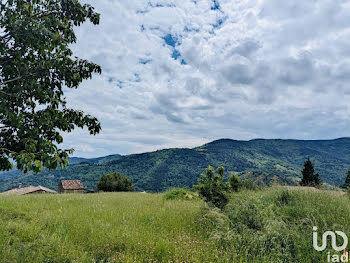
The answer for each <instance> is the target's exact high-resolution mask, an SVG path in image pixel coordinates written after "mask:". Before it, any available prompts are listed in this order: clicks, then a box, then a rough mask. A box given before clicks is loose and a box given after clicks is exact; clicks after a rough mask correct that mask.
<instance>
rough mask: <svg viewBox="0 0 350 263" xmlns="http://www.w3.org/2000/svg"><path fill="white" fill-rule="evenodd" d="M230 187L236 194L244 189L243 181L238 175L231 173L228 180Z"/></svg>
mask: <svg viewBox="0 0 350 263" xmlns="http://www.w3.org/2000/svg"><path fill="white" fill-rule="evenodd" d="M228 187H229V189H230V190H232V191H234V192H238V191H239V189H240V188H241V187H242V182H241V179H239V177H238V175H237V174H235V173H231V176H230V178H229V179H228Z"/></svg>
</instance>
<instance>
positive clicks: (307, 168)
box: [300, 158, 321, 186]
mask: <svg viewBox="0 0 350 263" xmlns="http://www.w3.org/2000/svg"><path fill="white" fill-rule="evenodd" d="M301 174H302V176H303V178H302V179H301V182H300V185H301V186H318V185H320V184H321V180H320V178H319V174H318V173H316V174H315V169H314V166H313V164H312V162H311V161H310V158H307V160H306V161H305V163H304V169H303V170H302V171H301Z"/></svg>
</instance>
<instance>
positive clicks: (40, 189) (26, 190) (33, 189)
mask: <svg viewBox="0 0 350 263" xmlns="http://www.w3.org/2000/svg"><path fill="white" fill-rule="evenodd" d="M45 193H48V194H57V192H56V191H53V190H51V189H49V188H46V187H44V186H41V185H38V186H32V185H31V186H28V187H22V185H19V187H18V188H14V189H12V190H9V191H6V192H3V193H2V194H13V195H28V194H45Z"/></svg>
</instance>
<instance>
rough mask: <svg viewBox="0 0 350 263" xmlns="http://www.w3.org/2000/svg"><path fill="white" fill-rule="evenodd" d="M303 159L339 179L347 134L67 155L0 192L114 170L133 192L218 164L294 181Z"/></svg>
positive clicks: (9, 178)
mask: <svg viewBox="0 0 350 263" xmlns="http://www.w3.org/2000/svg"><path fill="white" fill-rule="evenodd" d="M307 157H310V158H311V160H312V162H313V163H314V166H315V170H316V172H318V173H319V174H320V177H321V179H322V180H323V181H324V182H327V183H329V184H335V185H340V184H342V183H343V182H344V179H345V176H346V172H347V170H348V168H349V167H350V138H340V139H336V140H281V139H271V140H265V139H255V140H250V141H237V140H231V139H221V140H217V141H213V142H211V143H208V144H205V145H202V146H200V147H196V148H193V149H186V148H182V149H180V148H174V149H165V150H159V151H155V152H148V153H142V154H131V155H126V156H121V155H110V156H105V157H100V158H94V159H84V158H71V159H70V165H69V166H68V167H66V168H64V169H58V170H54V171H52V170H51V171H49V170H44V171H43V172H42V173H40V174H37V175H35V174H32V173H29V174H27V175H23V174H22V173H21V172H20V171H10V172H2V173H1V174H0V191H4V190H8V189H10V188H13V187H15V186H17V185H18V184H19V183H22V184H23V185H24V186H26V185H29V184H33V185H37V184H40V185H43V186H46V187H49V188H52V189H55V188H56V187H57V184H58V182H59V181H60V180H62V179H80V180H82V181H83V182H84V185H85V186H86V187H88V188H95V186H96V182H97V181H98V179H99V177H100V176H101V175H103V174H106V173H112V172H114V171H118V172H120V173H122V174H124V175H128V176H129V177H130V178H132V179H133V180H134V183H135V187H136V189H137V190H145V191H154V192H157V191H163V190H166V189H168V188H170V187H176V186H189V187H191V186H192V185H193V184H196V183H197V179H198V177H199V175H200V174H201V173H203V172H204V170H205V168H206V167H208V165H211V166H213V167H217V166H219V165H223V166H224V167H225V169H226V171H227V173H226V176H229V173H230V172H236V173H238V174H239V175H240V176H241V177H242V178H251V179H254V180H255V181H257V182H260V183H269V182H270V181H271V180H278V181H279V182H281V183H286V184H297V182H298V180H299V178H300V171H301V169H302V166H303V163H304V161H305V159H306V158H307Z"/></svg>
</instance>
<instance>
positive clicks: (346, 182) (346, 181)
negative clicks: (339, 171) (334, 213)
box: [344, 168, 350, 189]
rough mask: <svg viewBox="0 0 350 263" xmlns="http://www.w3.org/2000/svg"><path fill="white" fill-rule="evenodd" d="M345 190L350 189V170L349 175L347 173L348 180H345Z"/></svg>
mask: <svg viewBox="0 0 350 263" xmlns="http://www.w3.org/2000/svg"><path fill="white" fill-rule="evenodd" d="M344 188H345V189H348V188H349V189H350V168H349V170H348V173H347V176H346V179H345V184H344Z"/></svg>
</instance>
